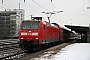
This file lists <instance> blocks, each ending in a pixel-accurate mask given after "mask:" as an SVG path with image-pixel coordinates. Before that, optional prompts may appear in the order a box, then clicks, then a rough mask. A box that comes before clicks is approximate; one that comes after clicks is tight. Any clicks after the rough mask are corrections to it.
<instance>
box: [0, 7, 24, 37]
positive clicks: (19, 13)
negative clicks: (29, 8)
mask: <svg viewBox="0 0 90 60" xmlns="http://www.w3.org/2000/svg"><path fill="white" fill-rule="evenodd" d="M24 15H25V11H24V10H23V9H13V11H10V10H9V11H6V10H5V11H0V38H3V37H18V36H19V29H20V23H21V21H22V20H24Z"/></svg>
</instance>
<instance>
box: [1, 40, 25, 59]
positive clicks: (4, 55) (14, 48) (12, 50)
mask: <svg viewBox="0 0 90 60" xmlns="http://www.w3.org/2000/svg"><path fill="white" fill-rule="evenodd" d="M18 41H19V40H14V39H13V40H12V39H8V40H0V60H9V59H12V58H16V57H20V56H21V55H24V54H23V53H24V52H26V51H22V49H21V48H20V47H19V44H18Z"/></svg>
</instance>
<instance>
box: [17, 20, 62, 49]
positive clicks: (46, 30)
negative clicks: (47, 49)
mask: <svg viewBox="0 0 90 60" xmlns="http://www.w3.org/2000/svg"><path fill="white" fill-rule="evenodd" d="M59 30H60V27H59V26H57V25H55V24H53V25H52V24H50V23H48V22H46V21H43V20H40V19H34V20H24V21H22V22H21V26H20V35H19V39H20V42H19V43H20V47H21V48H23V49H29V50H31V49H33V48H34V47H39V46H40V45H46V44H48V43H53V42H57V41H59V40H60V33H59V32H60V31H59Z"/></svg>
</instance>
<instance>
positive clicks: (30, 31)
mask: <svg viewBox="0 0 90 60" xmlns="http://www.w3.org/2000/svg"><path fill="white" fill-rule="evenodd" d="M39 26H40V21H34V20H33V21H23V22H22V23H21V28H20V36H19V39H20V43H19V44H20V47H21V48H24V49H28V48H32V47H34V46H38V44H39V36H40V35H39V32H40V31H39V29H40V28H39Z"/></svg>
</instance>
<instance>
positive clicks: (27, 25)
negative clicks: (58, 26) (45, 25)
mask: <svg viewBox="0 0 90 60" xmlns="http://www.w3.org/2000/svg"><path fill="white" fill-rule="evenodd" d="M39 23H40V22H39V21H24V22H23V23H22V29H38V28H39Z"/></svg>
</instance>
